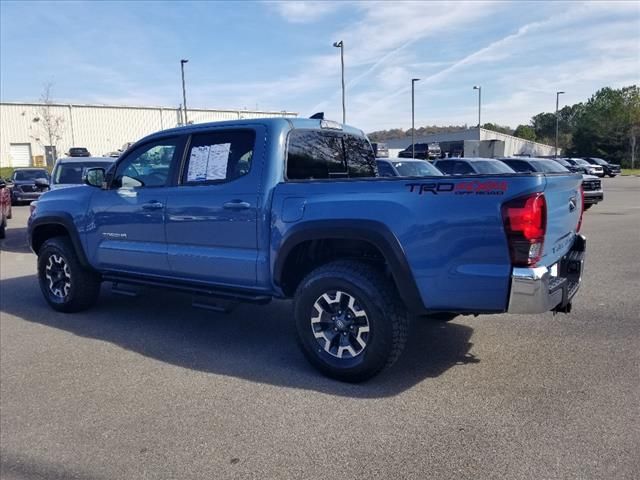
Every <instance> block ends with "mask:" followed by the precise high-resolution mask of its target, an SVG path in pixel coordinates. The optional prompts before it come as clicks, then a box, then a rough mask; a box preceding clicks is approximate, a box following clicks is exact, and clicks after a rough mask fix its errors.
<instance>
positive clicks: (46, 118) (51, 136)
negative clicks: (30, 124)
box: [32, 82, 64, 161]
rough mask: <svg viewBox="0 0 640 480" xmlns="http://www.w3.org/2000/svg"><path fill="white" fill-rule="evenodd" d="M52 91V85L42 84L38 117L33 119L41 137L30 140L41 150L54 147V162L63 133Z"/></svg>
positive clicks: (62, 121) (62, 123) (60, 117)
mask: <svg viewBox="0 0 640 480" xmlns="http://www.w3.org/2000/svg"><path fill="white" fill-rule="evenodd" d="M52 90H53V83H51V82H47V83H45V84H44V88H43V90H42V95H40V103H41V105H40V107H38V116H37V117H36V118H34V119H33V121H34V123H37V124H38V125H39V126H40V130H41V131H42V135H40V136H33V137H32V138H33V139H34V140H35V141H37V142H38V143H39V144H40V145H41V146H42V147H43V148H45V147H49V146H50V147H54V148H53V160H54V161H55V160H56V159H57V157H58V143H59V142H60V140H62V134H63V133H64V117H63V116H61V115H56V114H55V110H54V101H53V98H52ZM43 137H44V138H43ZM45 150H46V149H45Z"/></svg>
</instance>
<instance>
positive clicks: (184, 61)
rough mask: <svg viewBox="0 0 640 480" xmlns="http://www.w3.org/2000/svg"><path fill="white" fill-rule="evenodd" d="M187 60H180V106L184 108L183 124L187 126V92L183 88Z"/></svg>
mask: <svg viewBox="0 0 640 480" xmlns="http://www.w3.org/2000/svg"><path fill="white" fill-rule="evenodd" d="M188 61H189V60H185V59H184V58H183V59H182V60H180V70H182V105H183V106H184V124H185V125H187V123H188V122H187V91H186V89H185V88H184V64H185V63H187V62H188Z"/></svg>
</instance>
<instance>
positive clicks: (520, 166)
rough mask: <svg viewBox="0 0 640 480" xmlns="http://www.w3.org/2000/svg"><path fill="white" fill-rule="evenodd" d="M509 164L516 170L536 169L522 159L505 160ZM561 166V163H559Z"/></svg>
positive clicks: (529, 170) (527, 170) (528, 170)
mask: <svg viewBox="0 0 640 480" xmlns="http://www.w3.org/2000/svg"><path fill="white" fill-rule="evenodd" d="M504 163H506V164H507V165H508V166H510V167H511V168H513V169H514V170H515V171H516V172H533V171H534V169H533V167H531V165H530V164H528V163H527V162H523V161H522V160H506V161H504ZM558 166H560V165H558Z"/></svg>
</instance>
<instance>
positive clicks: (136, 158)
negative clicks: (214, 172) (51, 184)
mask: <svg viewBox="0 0 640 480" xmlns="http://www.w3.org/2000/svg"><path fill="white" fill-rule="evenodd" d="M183 148H184V138H182V137H168V138H163V139H160V140H154V141H151V142H148V143H146V144H143V145H141V146H139V147H137V148H136V149H134V150H132V151H131V152H129V153H128V154H127V155H126V156H125V157H124V158H122V160H121V161H119V162H118V165H117V166H116V170H115V172H114V174H113V179H112V180H111V182H110V188H109V189H107V190H98V191H96V192H95V193H94V195H93V196H92V199H91V206H90V209H89V212H88V214H89V219H88V225H89V226H88V228H87V247H88V252H89V255H90V258H91V260H92V263H94V264H95V266H96V267H98V268H100V269H102V270H115V271H122V272H132V273H147V274H160V275H167V274H170V269H169V264H168V260H167V243H166V237H165V231H164V221H165V210H166V203H167V190H168V186H169V184H170V183H171V182H172V178H173V175H174V170H175V168H176V166H177V164H178V163H179V160H180V158H181V155H182V151H183Z"/></svg>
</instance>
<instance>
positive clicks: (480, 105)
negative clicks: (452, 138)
mask: <svg viewBox="0 0 640 480" xmlns="http://www.w3.org/2000/svg"><path fill="white" fill-rule="evenodd" d="M473 89H474V90H478V133H480V127H481V126H482V86H481V85H474V86H473Z"/></svg>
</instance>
